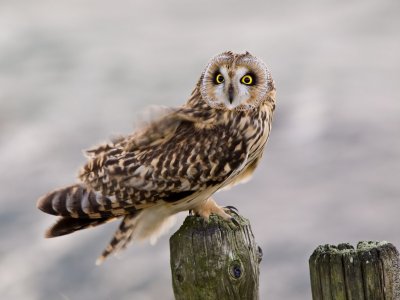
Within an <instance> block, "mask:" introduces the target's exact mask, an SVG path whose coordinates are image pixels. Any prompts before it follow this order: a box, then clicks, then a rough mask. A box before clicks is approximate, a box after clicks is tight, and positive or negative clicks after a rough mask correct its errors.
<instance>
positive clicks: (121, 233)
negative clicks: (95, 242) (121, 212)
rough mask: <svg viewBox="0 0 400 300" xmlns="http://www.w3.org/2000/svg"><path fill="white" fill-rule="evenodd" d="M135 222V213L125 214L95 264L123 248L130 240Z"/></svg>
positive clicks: (99, 263)
mask: <svg viewBox="0 0 400 300" xmlns="http://www.w3.org/2000/svg"><path fill="white" fill-rule="evenodd" d="M136 224H137V215H134V214H133V215H127V216H125V217H124V219H123V220H122V222H121V224H120V225H119V228H118V230H117V231H116V232H115V234H114V236H113V238H112V239H111V241H110V243H109V244H108V245H107V247H106V249H104V251H103V253H102V254H101V255H100V256H99V257H98V258H97V260H96V265H101V264H102V263H103V262H104V261H105V259H106V258H107V257H108V256H109V255H110V254H113V253H116V252H118V251H120V250H123V249H125V248H126V247H127V246H128V245H129V243H130V242H131V240H132V238H133V236H134V231H135V228H136Z"/></svg>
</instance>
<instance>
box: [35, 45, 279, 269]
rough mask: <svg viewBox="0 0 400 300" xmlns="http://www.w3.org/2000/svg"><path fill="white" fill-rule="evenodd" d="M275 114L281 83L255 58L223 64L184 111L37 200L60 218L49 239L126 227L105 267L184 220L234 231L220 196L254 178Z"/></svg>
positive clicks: (98, 157)
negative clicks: (178, 217)
mask: <svg viewBox="0 0 400 300" xmlns="http://www.w3.org/2000/svg"><path fill="white" fill-rule="evenodd" d="M274 109H275V86H274V82H273V80H272V77H271V74H270V72H269V70H268V68H267V67H266V65H265V64H264V63H263V62H262V61H261V60H260V59H258V58H256V57H255V56H253V55H251V54H250V53H248V52H246V53H241V54H236V53H232V52H224V53H221V54H219V55H216V56H215V57H213V58H212V59H211V60H210V62H209V63H208V64H207V66H206V68H205V70H204V71H203V73H202V74H201V76H200V79H199V80H198V82H197V84H196V86H195V88H194V90H193V92H192V94H191V96H190V97H189V99H188V101H187V102H186V104H184V105H182V106H181V107H178V108H170V109H167V110H165V111H164V112H163V113H162V114H160V115H158V117H157V118H154V119H153V120H152V121H151V122H148V123H147V124H146V125H145V126H142V127H140V128H138V129H137V130H135V132H133V133H132V134H130V135H127V136H124V137H121V138H118V139H116V140H114V141H112V142H109V143H106V144H103V145H100V146H97V147H95V148H93V149H90V150H88V151H87V152H86V153H87V157H88V161H87V163H86V164H85V165H84V166H83V167H82V169H81V170H80V172H79V175H78V179H79V182H78V183H75V184H72V185H70V186H67V187H64V188H61V189H57V190H54V191H52V192H50V193H48V194H46V195H45V196H43V197H41V198H40V199H39V200H38V202H37V207H38V208H39V209H40V210H42V211H43V212H45V213H48V214H52V215H55V216H59V218H58V219H57V221H56V223H55V224H54V225H53V226H52V227H51V228H49V229H48V230H47V232H46V234H45V235H46V237H49V238H50V237H57V236H61V235H65V234H69V233H72V232H74V231H77V230H81V229H85V228H89V227H94V226H97V225H100V224H104V223H107V222H110V221H113V220H117V219H122V222H121V224H120V226H119V228H118V230H117V231H116V233H115V234H114V236H113V238H112V239H111V241H110V243H109V244H108V246H107V247H106V249H105V250H104V252H103V253H102V255H101V256H100V257H99V259H98V261H97V262H98V263H101V262H102V261H103V260H104V259H105V258H106V257H107V256H109V255H110V254H111V253H114V252H116V251H118V250H121V249H124V248H125V247H126V246H127V245H128V243H129V242H131V241H132V240H142V239H146V238H150V239H155V238H156V237H157V236H158V235H160V234H161V233H162V232H163V231H165V229H166V228H167V227H168V225H169V224H170V223H171V217H172V216H173V215H175V214H176V213H178V212H182V211H191V212H193V213H195V214H196V215H198V216H201V217H203V218H204V219H206V220H207V219H208V218H209V216H210V214H215V215H218V216H220V217H222V218H223V219H225V220H226V221H230V220H231V219H232V217H231V215H230V211H229V209H226V208H223V207H221V206H219V205H217V203H216V202H215V201H214V200H213V199H212V196H213V194H214V193H215V192H217V191H219V190H221V189H225V188H229V187H232V186H234V185H236V184H238V183H240V182H245V181H246V180H248V179H249V177H250V176H251V175H252V173H253V171H254V170H255V168H256V167H257V165H258V163H259V162H260V159H261V157H262V155H263V151H264V147H265V144H266V142H267V139H268V136H269V133H270V130H271V122H272V116H273V112H274Z"/></svg>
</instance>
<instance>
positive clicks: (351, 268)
mask: <svg viewBox="0 0 400 300" xmlns="http://www.w3.org/2000/svg"><path fill="white" fill-rule="evenodd" d="M309 263H310V275H311V290H312V298H313V300H342V299H343V300H399V299H400V280H399V279H400V277H399V273H400V271H399V253H398V251H397V249H396V248H395V247H394V246H393V245H392V244H390V243H387V242H359V243H358V244H357V249H354V247H353V246H351V245H350V244H339V245H338V246H333V245H324V246H319V247H318V248H317V249H316V250H315V251H314V253H313V254H312V255H311V257H310V260H309Z"/></svg>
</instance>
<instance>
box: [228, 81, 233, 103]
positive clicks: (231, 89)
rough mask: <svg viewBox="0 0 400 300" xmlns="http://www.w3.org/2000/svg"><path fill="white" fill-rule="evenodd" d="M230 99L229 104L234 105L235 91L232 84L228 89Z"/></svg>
mask: <svg viewBox="0 0 400 300" xmlns="http://www.w3.org/2000/svg"><path fill="white" fill-rule="evenodd" d="M228 99H229V103H230V104H232V102H233V99H234V90H233V85H232V84H230V85H229V88H228Z"/></svg>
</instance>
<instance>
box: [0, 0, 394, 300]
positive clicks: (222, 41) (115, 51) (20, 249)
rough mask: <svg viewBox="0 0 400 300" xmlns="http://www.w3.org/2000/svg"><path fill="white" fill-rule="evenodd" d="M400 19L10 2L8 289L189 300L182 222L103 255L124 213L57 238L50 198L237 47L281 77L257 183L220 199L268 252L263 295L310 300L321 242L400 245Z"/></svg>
mask: <svg viewBox="0 0 400 300" xmlns="http://www.w3.org/2000/svg"><path fill="white" fill-rule="evenodd" d="M399 16H400V2H399V1H396V0H393V1H387V0H379V1H378V0H376V1H374V0H355V1H333V0H328V1H317V0H307V1H297V2H296V1H261V0H260V1H228V0H226V1H211V0H207V1H190V2H189V1H183V0H170V1H161V0H160V1H144V0H143V1H125V0H121V1H105V0H79V1H78V0H72V1H71V0H68V1H67V0H58V1H52V0H36V1H22V0H4V1H1V2H0V28H1V29H0V166H1V167H0V168H1V169H0V170H1V172H0V204H1V207H2V209H1V211H0V235H1V240H0V242H1V244H0V295H1V296H2V298H3V299H27V300H39V299H56V300H57V299H61V300H65V299H71V300H75V299H144V300H146V299H173V293H172V286H171V278H170V269H169V245H168V238H169V234H168V235H166V236H164V237H163V238H161V239H160V240H159V242H158V243H157V244H156V245H155V246H151V245H149V244H134V245H131V247H130V248H129V249H127V250H126V251H125V252H123V253H121V255H119V257H117V258H115V257H112V258H111V259H109V260H108V261H107V262H106V263H105V264H104V265H102V266H101V267H96V266H95V264H94V262H95V259H96V257H97V256H98V255H99V254H100V253H101V251H102V250H103V248H104V247H105V246H106V244H107V243H108V241H109V239H110V238H111V236H112V233H113V232H114V230H115V229H116V227H117V225H118V224H117V223H113V224H108V225H105V226H101V227H99V228H96V229H91V230H86V231H83V232H79V233H75V234H73V235H69V236H66V237H60V238H56V239H51V240H46V239H44V238H43V232H44V230H45V229H46V228H47V227H48V226H49V225H51V224H52V223H53V222H54V220H55V219H54V218H53V217H52V216H48V215H45V214H43V213H41V212H39V211H38V210H37V209H36V207H35V205H36V199H37V198H38V197H39V196H41V195H42V194H44V193H46V192H47V191H49V190H51V189H53V188H56V187H62V186H64V185H68V184H70V183H73V182H74V181H75V176H76V174H77V170H78V168H79V167H80V165H82V164H83V163H84V161H85V159H84V157H83V156H82V154H81V150H82V149H85V148H88V147H90V146H92V145H94V144H96V143H99V142H103V141H105V140H107V139H108V138H109V137H111V136H112V135H114V134H119V133H123V134H124V133H125V134H127V133H129V132H130V130H131V129H132V128H133V124H134V121H135V119H136V117H137V116H138V115H139V114H140V112H141V111H143V110H144V109H145V107H146V106H149V105H167V106H177V105H180V104H182V103H184V102H185V101H186V99H187V97H188V96H189V94H190V92H191V91H192V89H193V87H194V85H195V83H196V81H197V79H198V77H199V76H200V73H201V72H202V70H203V68H204V67H205V65H206V63H207V61H208V60H209V58H210V57H211V56H213V55H215V54H217V53H219V52H222V51H225V50H233V51H245V50H248V51H250V52H252V53H253V54H255V55H256V56H258V57H260V58H261V59H263V60H264V61H265V62H266V64H267V65H268V66H269V68H270V69H271V71H272V75H273V78H274V79H275V82H276V86H277V110H276V115H275V120H274V124H273V130H272V134H271V137H270V140H269V142H268V146H267V149H266V153H265V156H264V160H263V162H262V164H261V166H260V167H259V169H258V170H257V172H256V174H255V176H254V179H253V180H252V181H251V182H249V183H248V184H246V185H241V186H238V187H236V188H234V189H232V190H231V191H228V192H221V193H219V194H217V195H216V199H217V201H218V202H219V203H221V204H223V205H228V204H230V205H234V206H236V207H237V208H238V209H239V211H240V212H241V214H243V215H244V216H245V217H247V218H249V219H250V221H251V224H252V228H253V231H254V234H255V237H256V240H257V242H258V243H259V245H260V246H261V247H262V249H263V251H264V258H263V261H262V263H261V277H260V294H261V296H260V298H261V299H272V300H275V299H277V300H280V299H285V300H287V299H296V300H306V299H310V298H311V294H310V287H309V271H308V258H309V256H310V255H311V253H312V251H313V250H314V249H315V248H316V247H317V246H318V245H319V244H325V243H331V244H336V243H340V242H351V243H355V242H357V241H359V240H379V241H381V240H387V241H390V242H392V243H394V244H395V245H396V246H397V247H400V234H399V232H400V218H399V211H400V199H399V198H400V54H399V53H400V17H399ZM184 217H185V214H182V215H180V217H179V219H178V222H177V224H176V226H175V227H174V228H173V230H172V231H171V233H172V232H174V231H175V230H176V229H177V228H178V227H179V225H180V224H181V223H182V220H183V218H184Z"/></svg>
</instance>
